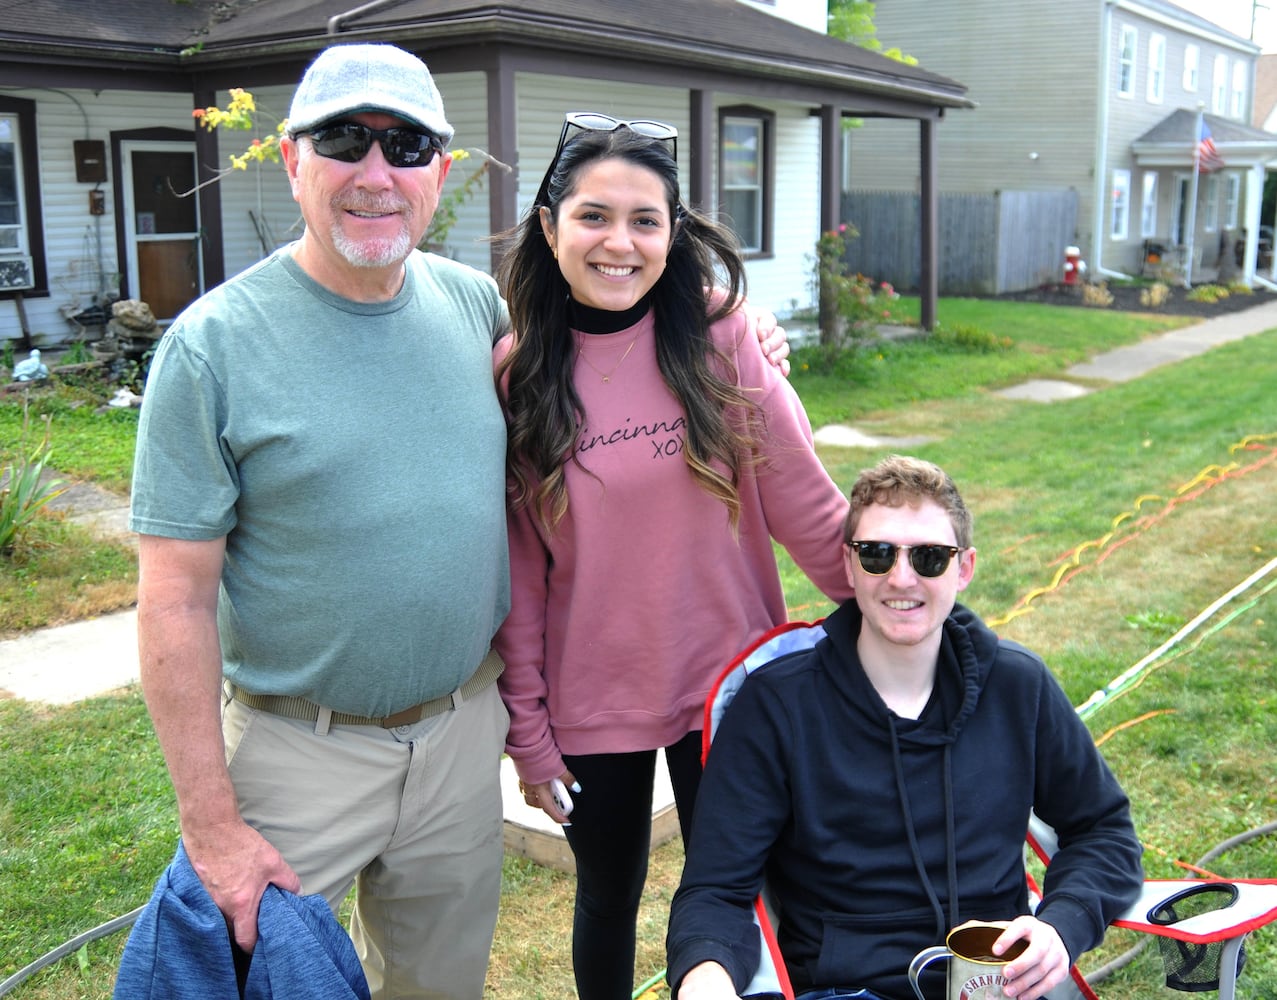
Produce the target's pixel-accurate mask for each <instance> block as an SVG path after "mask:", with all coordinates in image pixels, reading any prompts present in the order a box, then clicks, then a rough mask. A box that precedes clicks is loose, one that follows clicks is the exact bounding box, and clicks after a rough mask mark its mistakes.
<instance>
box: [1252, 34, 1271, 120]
mask: <svg viewBox="0 0 1277 1000" xmlns="http://www.w3.org/2000/svg"><path fill="white" fill-rule="evenodd" d="M1250 123H1251V124H1252V125H1254V126H1255V127H1256V128H1262V129H1263V130H1264V131H1265V132H1277V52H1265V53H1264V54H1263V55H1261V56H1260V57H1259V62H1258V63H1257V64H1256V65H1255V103H1254V108H1253V109H1252V111H1251V118H1250Z"/></svg>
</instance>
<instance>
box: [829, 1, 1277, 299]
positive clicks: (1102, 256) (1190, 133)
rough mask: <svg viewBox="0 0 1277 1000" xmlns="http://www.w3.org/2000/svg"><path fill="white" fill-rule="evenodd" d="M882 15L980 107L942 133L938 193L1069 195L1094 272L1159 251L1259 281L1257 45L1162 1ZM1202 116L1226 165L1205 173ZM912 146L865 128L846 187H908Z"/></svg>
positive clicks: (1116, 269)
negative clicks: (1237, 246) (1243, 247)
mask: <svg viewBox="0 0 1277 1000" xmlns="http://www.w3.org/2000/svg"><path fill="white" fill-rule="evenodd" d="M875 21H876V24H877V29H878V37H879V38H880V39H881V40H882V41H883V43H884V44H885V45H892V46H899V47H900V48H901V49H902V50H903V51H905V52H907V53H909V54H910V55H912V56H915V57H916V58H918V59H919V60H920V62H921V63H922V64H923V65H925V66H927V67H928V68H929V69H931V70H934V71H937V72H940V73H944V74H946V75H949V76H953V77H955V78H957V79H960V80H962V81H963V82H964V83H965V84H966V85H967V86H968V88H969V90H968V93H969V96H970V97H971V98H972V99H973V100H974V101H975V103H976V105H977V107H976V109H975V110H974V111H972V112H970V113H968V114H963V115H956V116H953V118H952V119H949V120H947V121H946V124H945V126H944V127H943V128H942V129H940V130H939V132H940V137H939V141H938V145H937V150H938V155H939V158H940V162H941V170H940V180H939V186H940V190H941V193H942V197H943V196H945V195H947V194H949V193H951V192H952V193H961V194H964V195H966V194H983V195H992V194H993V193H994V192H998V193H1000V194H1005V193H1006V192H1040V191H1055V192H1069V191H1073V192H1076V201H1077V211H1076V219H1075V221H1074V225H1073V228H1072V231H1071V233H1068V234H1067V235H1068V242H1069V243H1072V244H1076V245H1077V246H1078V247H1080V249H1081V252H1082V257H1083V259H1084V260H1085V261H1086V262H1087V264H1088V266H1089V273H1088V276H1089V277H1091V278H1098V277H1103V276H1113V275H1119V274H1123V275H1138V274H1140V273H1141V271H1146V270H1147V269H1146V268H1145V261H1146V259H1147V258H1148V257H1149V253H1148V250H1149V248H1151V247H1153V246H1154V245H1155V244H1157V245H1161V246H1162V247H1164V248H1165V251H1166V253H1165V254H1164V255H1161V256H1162V258H1163V259H1162V261H1160V262H1159V265H1166V264H1170V265H1172V266H1174V265H1175V264H1176V263H1177V262H1178V264H1179V265H1181V266H1182V264H1183V261H1184V259H1185V258H1186V257H1187V256H1189V255H1191V256H1192V258H1193V278H1194V280H1203V279H1206V278H1213V277H1215V276H1216V275H1217V274H1220V273H1221V272H1222V274H1223V275H1224V276H1225V277H1227V276H1229V275H1230V274H1234V275H1236V276H1238V277H1241V278H1243V279H1244V280H1245V281H1246V282H1247V283H1248V284H1249V283H1251V282H1252V281H1253V279H1254V276H1255V259H1256V253H1255V251H1256V246H1255V239H1256V236H1257V234H1258V229H1259V222H1260V207H1261V200H1262V190H1263V181H1264V176H1265V172H1266V170H1267V169H1268V166H1269V164H1270V162H1272V161H1273V159H1274V157H1277V137H1274V136H1272V135H1267V134H1265V133H1264V132H1262V131H1261V130H1259V129H1257V128H1255V127H1254V126H1252V125H1251V124H1250V123H1251V109H1252V106H1253V105H1254V103H1255V100H1256V96H1257V95H1256V82H1255V81H1256V63H1257V61H1258V60H1259V47H1258V46H1257V45H1255V44H1253V43H1251V42H1250V41H1248V40H1246V39H1244V38H1241V37H1238V36H1237V35H1233V34H1230V33H1229V32H1227V31H1225V30H1223V29H1222V28H1220V27H1218V26H1216V25H1214V24H1212V23H1211V22H1209V21H1207V20H1204V19H1203V18H1201V17H1198V16H1197V15H1194V14H1191V13H1189V12H1187V11H1185V10H1182V9H1181V8H1179V7H1176V6H1174V5H1173V4H1170V3H1167V2H1165V0H1076V2H1074V3H1067V4H1062V3H1059V2H1057V0H1016V2H1014V3H1008V2H1006V0H878V3H877V7H876V12H875ZM1199 110H1200V111H1201V118H1200V119H1199V117H1198V112H1199ZM1199 120H1200V121H1201V122H1203V123H1204V124H1205V127H1206V128H1207V129H1209V131H1210V133H1211V138H1212V140H1213V142H1214V144H1215V147H1216V149H1217V152H1218V154H1219V156H1220V157H1221V158H1222V160H1223V166H1222V167H1219V168H1217V169H1215V170H1212V171H1211V172H1209V173H1202V174H1199V175H1196V177H1195V175H1194V157H1195V155H1196V151H1197V149H1198V138H1199V132H1198V126H1199ZM915 152H916V151H915V150H914V148H913V146H912V137H911V136H908V135H906V134H903V133H902V130H901V129H900V128H899V127H898V126H897V125H896V123H893V122H874V121H869V122H866V123H865V126H864V128H863V129H862V130H857V131H855V132H853V134H852V138H851V141H850V143H849V167H848V172H849V177H848V180H847V181H846V183H847V186H848V187H849V188H853V189H869V190H879V189H880V190H887V191H890V190H896V191H899V190H901V189H905V190H908V189H909V188H910V186H911V182H912V179H913V178H912V176H911V174H910V173H909V172H908V170H907V167H908V164H909V162H910V160H911V159H912V158H913V156H914V155H915ZM1194 194H1196V200H1195V201H1194ZM942 204H943V203H942ZM850 221H853V222H854V221H855V220H854V219H853V220H850ZM942 221H943V211H942ZM1243 236H1244V237H1245V238H1246V239H1248V241H1249V242H1248V246H1247V252H1246V253H1245V254H1244V261H1243V266H1242V268H1241V269H1240V273H1238V269H1237V268H1236V266H1235V264H1234V255H1233V244H1234V242H1235V240H1237V239H1239V238H1243ZM946 248H947V249H950V250H959V249H960V248H957V247H954V246H952V244H950V245H948V246H947V247H946ZM1154 256H1156V255H1154ZM1063 264H1064V261H1063V260H1062V259H1060V260H1058V262H1057V264H1056V265H1055V267H1056V269H1055V270H1054V271H1053V273H1049V274H1047V275H1045V278H1046V279H1047V280H1049V281H1052V282H1058V281H1060V280H1062V279H1063Z"/></svg>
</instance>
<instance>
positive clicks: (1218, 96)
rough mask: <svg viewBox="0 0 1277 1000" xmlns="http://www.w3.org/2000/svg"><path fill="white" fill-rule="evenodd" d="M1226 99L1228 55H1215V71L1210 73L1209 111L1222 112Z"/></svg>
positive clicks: (1219, 113)
mask: <svg viewBox="0 0 1277 1000" xmlns="http://www.w3.org/2000/svg"><path fill="white" fill-rule="evenodd" d="M1227 101H1228V56H1223V55H1220V56H1216V57H1215V71H1214V72H1213V73H1212V74H1211V105H1210V108H1211V111H1212V112H1214V113H1215V114H1217V115H1222V114H1223V113H1224V108H1226V107H1227V103H1226V102H1227Z"/></svg>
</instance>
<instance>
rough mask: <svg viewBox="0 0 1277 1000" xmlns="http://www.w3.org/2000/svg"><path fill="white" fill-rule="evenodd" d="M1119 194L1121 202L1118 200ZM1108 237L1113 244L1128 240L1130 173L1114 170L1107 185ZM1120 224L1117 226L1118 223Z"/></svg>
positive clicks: (1129, 225) (1129, 224)
mask: <svg viewBox="0 0 1277 1000" xmlns="http://www.w3.org/2000/svg"><path fill="white" fill-rule="evenodd" d="M1119 194H1120V195H1121V200H1119ZM1109 198H1110V202H1109V225H1108V237H1109V239H1110V240H1112V241H1114V242H1115V243H1121V242H1122V241H1124V240H1127V239H1130V234H1131V172H1130V171H1129V170H1125V169H1119V170H1114V171H1113V173H1112V184H1110V185H1109ZM1119 222H1120V223H1121V225H1120V226H1119V225H1118V223H1119Z"/></svg>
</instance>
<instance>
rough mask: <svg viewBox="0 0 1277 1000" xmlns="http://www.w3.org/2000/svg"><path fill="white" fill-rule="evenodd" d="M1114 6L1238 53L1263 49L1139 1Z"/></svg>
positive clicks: (1256, 52) (1120, 1)
mask: <svg viewBox="0 0 1277 1000" xmlns="http://www.w3.org/2000/svg"><path fill="white" fill-rule="evenodd" d="M1114 6H1115V7H1116V8H1117V9H1118V10H1122V11H1126V12H1127V13H1130V14H1138V15H1139V16H1140V17H1143V18H1146V19H1148V20H1149V21H1152V22H1154V23H1155V24H1163V25H1166V26H1167V27H1168V28H1173V29H1174V30H1175V31H1176V32H1178V33H1179V34H1182V35H1191V36H1193V37H1195V38H1203V39H1206V40H1207V41H1209V42H1212V43H1214V44H1215V45H1221V46H1223V47H1225V48H1229V49H1234V50H1236V51H1238V52H1245V53H1247V54H1249V55H1255V56H1257V55H1259V53H1260V52H1262V51H1263V49H1262V48H1261V47H1260V46H1258V45H1256V44H1255V43H1254V42H1249V41H1247V40H1246V39H1244V38H1241V37H1239V36H1237V35H1234V34H1232V33H1231V32H1227V31H1224V29H1222V28H1220V29H1218V30H1216V31H1212V30H1210V29H1209V28H1207V27H1205V26H1204V25H1200V24H1198V23H1197V22H1195V21H1187V20H1183V19H1180V18H1178V17H1175V16H1174V15H1172V14H1168V13H1166V11H1164V10H1155V9H1153V8H1151V7H1145V6H1144V5H1143V4H1142V3H1140V2H1139V0H1117V2H1116V3H1115V4H1114Z"/></svg>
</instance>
